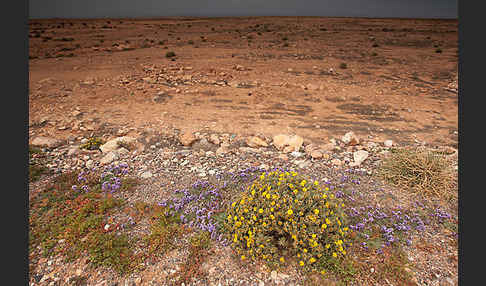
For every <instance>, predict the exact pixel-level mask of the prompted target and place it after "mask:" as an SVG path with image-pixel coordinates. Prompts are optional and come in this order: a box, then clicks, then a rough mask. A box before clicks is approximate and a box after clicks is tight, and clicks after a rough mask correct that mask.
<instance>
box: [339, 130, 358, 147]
mask: <svg viewBox="0 0 486 286" xmlns="http://www.w3.org/2000/svg"><path fill="white" fill-rule="evenodd" d="M341 141H343V142H344V144H346V145H348V146H354V145H358V144H359V138H358V137H357V136H356V135H355V134H354V132H352V131H350V132H348V133H346V134H344V136H343V137H341Z"/></svg>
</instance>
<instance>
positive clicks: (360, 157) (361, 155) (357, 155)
mask: <svg viewBox="0 0 486 286" xmlns="http://www.w3.org/2000/svg"><path fill="white" fill-rule="evenodd" d="M366 158H368V152H367V151H365V150H359V151H356V152H354V153H353V159H354V164H352V167H355V166H359V165H361V163H363V161H364V160H366ZM350 166H351V164H350Z"/></svg>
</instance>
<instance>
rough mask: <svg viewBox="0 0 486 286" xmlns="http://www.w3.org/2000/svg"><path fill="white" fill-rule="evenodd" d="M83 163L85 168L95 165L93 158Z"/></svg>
mask: <svg viewBox="0 0 486 286" xmlns="http://www.w3.org/2000/svg"><path fill="white" fill-rule="evenodd" d="M85 165H86V168H88V169H92V168H93V167H94V166H95V164H94V161H93V160H88V161H87V162H86V164H85Z"/></svg>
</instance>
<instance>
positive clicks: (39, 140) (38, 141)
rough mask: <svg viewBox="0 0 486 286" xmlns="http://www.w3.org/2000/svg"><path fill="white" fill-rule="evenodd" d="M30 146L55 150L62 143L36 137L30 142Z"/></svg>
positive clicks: (52, 139) (54, 139) (56, 140)
mask: <svg viewBox="0 0 486 286" xmlns="http://www.w3.org/2000/svg"><path fill="white" fill-rule="evenodd" d="M31 144H32V145H34V146H43V147H48V148H56V147H59V146H60V145H61V144H62V142H61V140H58V139H56V138H52V137H44V136H39V137H36V138H35V139H34V140H32V143H31Z"/></svg>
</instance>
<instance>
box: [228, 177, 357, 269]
mask: <svg viewBox="0 0 486 286" xmlns="http://www.w3.org/2000/svg"><path fill="white" fill-rule="evenodd" d="M343 207H344V204H343V203H342V201H341V200H340V199H338V198H337V197H336V195H335V194H334V192H333V191H330V189H329V188H327V187H321V186H319V184H318V182H317V181H314V182H313V181H308V180H307V179H306V178H305V177H303V176H301V175H298V174H297V173H295V172H270V173H262V175H261V176H260V177H259V178H258V179H257V180H255V181H254V183H253V184H252V185H251V186H250V187H249V188H248V190H247V191H244V192H243V193H241V194H240V195H239V198H238V199H237V200H236V201H234V202H233V203H232V205H231V207H230V208H229V210H228V211H227V219H226V224H225V226H226V228H227V229H228V232H229V234H230V235H229V240H230V241H231V242H232V244H231V245H232V247H233V248H234V249H235V250H236V252H237V253H238V255H239V256H240V259H241V260H246V259H249V260H262V261H264V262H266V263H267V264H268V265H269V266H270V267H272V268H276V267H282V266H283V265H286V264H287V263H292V262H293V263H296V264H297V267H298V268H299V269H302V270H304V271H305V272H315V273H321V274H325V273H326V272H327V271H328V270H329V269H325V268H322V267H319V266H323V265H325V264H326V263H327V262H326V261H334V260H336V259H339V258H340V257H343V256H344V255H346V248H347V247H348V246H349V241H348V240H347V237H346V236H347V232H348V230H349V228H348V227H347V226H346V219H345V217H344V213H343Z"/></svg>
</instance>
